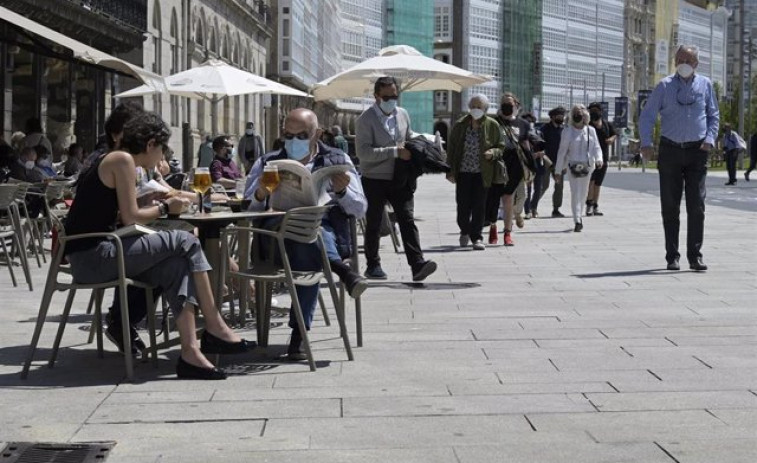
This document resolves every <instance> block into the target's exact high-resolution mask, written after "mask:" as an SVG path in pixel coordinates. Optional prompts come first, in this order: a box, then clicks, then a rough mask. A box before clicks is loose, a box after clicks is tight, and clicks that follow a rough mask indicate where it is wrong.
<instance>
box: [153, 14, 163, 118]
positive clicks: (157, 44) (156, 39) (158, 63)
mask: <svg viewBox="0 0 757 463" xmlns="http://www.w3.org/2000/svg"><path fill="white" fill-rule="evenodd" d="M152 29H153V30H152V44H153V56H154V60H153V63H152V71H153V72H154V73H156V74H163V27H162V19H161V15H160V1H159V0H153V8H152ZM152 102H153V111H155V112H156V113H158V114H161V113H162V112H163V95H161V94H156V95H154V96H153V99H152Z"/></svg>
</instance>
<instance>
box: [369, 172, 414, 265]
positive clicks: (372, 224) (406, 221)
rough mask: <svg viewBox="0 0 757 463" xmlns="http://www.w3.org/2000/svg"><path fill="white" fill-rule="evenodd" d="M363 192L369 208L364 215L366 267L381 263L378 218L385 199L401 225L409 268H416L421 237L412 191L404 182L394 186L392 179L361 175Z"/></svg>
mask: <svg viewBox="0 0 757 463" xmlns="http://www.w3.org/2000/svg"><path fill="white" fill-rule="evenodd" d="M362 183H363V191H364V192H365V198H366V199H367V200H368V211H367V212H366V215H365V243H364V247H365V260H366V263H367V265H368V267H369V268H370V267H375V266H378V265H381V257H379V239H380V238H381V236H380V234H379V233H380V231H381V218H382V217H383V216H384V206H385V205H386V203H387V202H388V203H389V204H391V205H392V208H393V209H394V216H395V220H396V221H397V224H398V225H399V227H400V235H402V245H403V247H404V248H405V257H407V263H408V265H410V266H411V267H413V268H414V267H416V266H417V265H418V264H420V263H422V262H423V251H421V242H420V241H421V240H420V236H419V234H418V227H416V226H415V218H414V217H413V210H414V207H415V206H414V200H413V195H414V194H415V190H414V189H413V188H411V187H410V186H408V185H406V186H403V187H400V188H398V187H396V186H394V184H393V183H392V181H391V180H377V179H373V178H366V177H363V178H362Z"/></svg>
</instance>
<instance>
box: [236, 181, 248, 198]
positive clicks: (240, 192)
mask: <svg viewBox="0 0 757 463" xmlns="http://www.w3.org/2000/svg"><path fill="white" fill-rule="evenodd" d="M246 186H247V178H246V177H242V178H238V179H237V182H236V188H235V193H236V196H237V198H239V199H242V198H244V190H245V187H246Z"/></svg>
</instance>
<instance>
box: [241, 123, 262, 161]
mask: <svg viewBox="0 0 757 463" xmlns="http://www.w3.org/2000/svg"><path fill="white" fill-rule="evenodd" d="M237 152H238V153H239V158H240V159H239V162H240V163H241V165H243V166H244V171H245V172H250V167H252V164H253V163H254V162H255V161H257V160H258V158H259V157H260V156H262V155H263V154H265V150H264V149H263V140H262V139H261V138H260V135H259V134H257V133H256V132H255V123H254V122H252V121H250V122H248V123H247V125H246V126H245V129H244V135H242V136H241V137H239V147H238V149H237Z"/></svg>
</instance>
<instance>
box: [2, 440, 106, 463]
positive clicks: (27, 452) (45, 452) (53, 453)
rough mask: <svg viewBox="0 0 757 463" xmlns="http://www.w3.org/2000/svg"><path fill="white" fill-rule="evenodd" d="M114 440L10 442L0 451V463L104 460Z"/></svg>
mask: <svg viewBox="0 0 757 463" xmlns="http://www.w3.org/2000/svg"><path fill="white" fill-rule="evenodd" d="M115 445H116V443H115V442H95V443H89V444H51V443H39V442H11V443H10V444H8V445H6V446H5V448H4V449H3V451H2V452H0V463H90V462H100V461H105V459H107V458H108V454H109V453H110V451H111V449H112V448H113V447H114V446H115Z"/></svg>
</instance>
